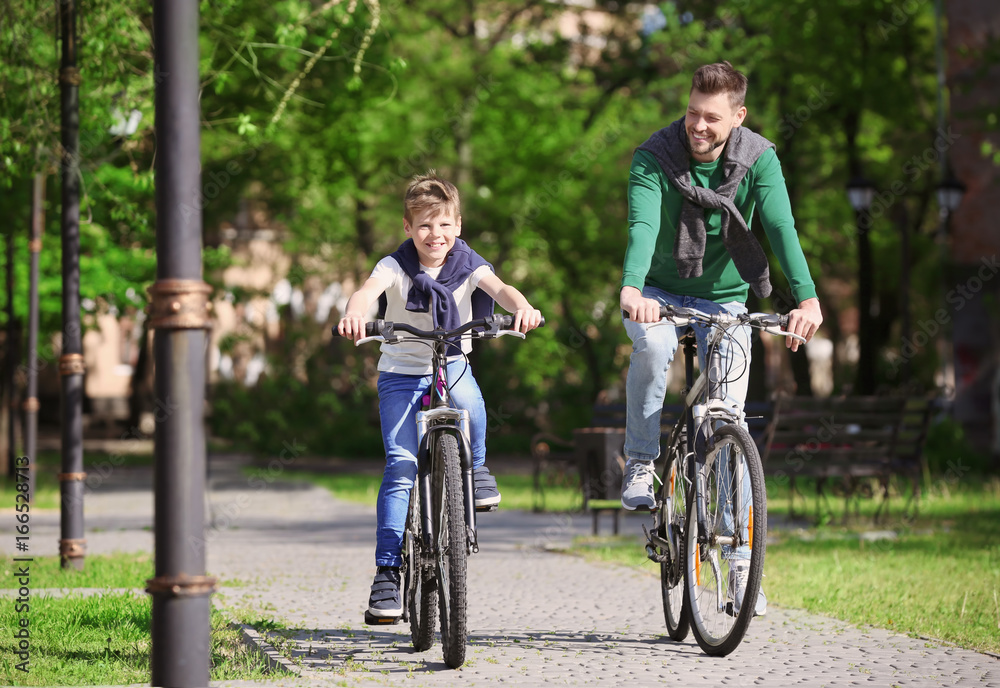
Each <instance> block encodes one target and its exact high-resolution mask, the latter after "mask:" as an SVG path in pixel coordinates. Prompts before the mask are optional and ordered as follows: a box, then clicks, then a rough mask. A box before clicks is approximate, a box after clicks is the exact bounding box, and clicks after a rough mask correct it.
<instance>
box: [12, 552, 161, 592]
mask: <svg viewBox="0 0 1000 688" xmlns="http://www.w3.org/2000/svg"><path fill="white" fill-rule="evenodd" d="M25 564H27V566H29V567H30V576H31V583H30V585H31V589H32V590H40V589H42V588H145V587H146V581H147V580H148V579H150V578H152V577H153V557H152V555H150V554H147V553H138V554H134V553H130V554H123V553H115V554H110V555H88V556H87V557H86V558H85V559H84V566H83V571H77V570H75V569H63V568H61V567H60V564H59V557H33V561H31V562H15V561H14V555H4V556H3V559H0V588H16V587H19V584H18V583H17V579H16V578H15V577H14V576H12V575H11V574H12V573H13V572H14V571H16V570H17V568H18V567H21V566H24V565H25Z"/></svg>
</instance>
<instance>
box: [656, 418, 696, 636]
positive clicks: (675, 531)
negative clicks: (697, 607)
mask: <svg viewBox="0 0 1000 688" xmlns="http://www.w3.org/2000/svg"><path fill="white" fill-rule="evenodd" d="M686 451H687V440H686V434H685V433H681V434H680V435H679V436H678V438H677V441H676V442H675V443H674V444H673V445H671V446H670V447H669V448H668V449H667V452H666V454H667V463H666V467H665V468H664V470H663V480H662V483H661V485H660V508H659V510H658V512H657V513H658V514H659V515H658V516H657V519H658V520H660V522H659V526H658V527H657V532H658V534H659V536H660V537H662V538H663V539H665V540H669V541H671V542H673V543H674V551H675V552H676V553H677V554H676V556H674V557H672V558H668V560H667V561H661V562H660V595H661V597H662V599H663V619H664V621H665V622H666V624H667V635H669V636H670V638H671V640H677V641H681V640H684V639H685V638H686V637H687V634H688V630H689V628H690V622H691V611H690V605H689V603H688V599H687V595H686V594H685V587H684V551H685V547H686V544H687V543H686V542H685V540H684V522H685V519H686V518H687V481H686V480H685V478H684V466H685V462H684V454H685V453H686ZM661 554H663V555H666V556H668V557H669V551H667V552H661Z"/></svg>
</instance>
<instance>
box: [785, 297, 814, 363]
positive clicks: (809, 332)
mask: <svg viewBox="0 0 1000 688" xmlns="http://www.w3.org/2000/svg"><path fill="white" fill-rule="evenodd" d="M822 324H823V311H822V309H820V307H819V299H816V298H812V299H806V300H805V301H803V302H802V303H800V304H799V307H798V308H796V309H795V310H792V311H789V313H788V327H786V328H785V331H786V332H792V333H794V334H797V335H800V336H801V337H804V338H805V340H806V341H807V342H808V341H809V340H810V339H812V338H813V335H814V334H816V330H818V329H819V326H820V325H822ZM800 343H801V342H799V340H797V339H792V338H791V337H785V346H786V347H788V348H789V349H791V350H792V351H798V350H799V344H800Z"/></svg>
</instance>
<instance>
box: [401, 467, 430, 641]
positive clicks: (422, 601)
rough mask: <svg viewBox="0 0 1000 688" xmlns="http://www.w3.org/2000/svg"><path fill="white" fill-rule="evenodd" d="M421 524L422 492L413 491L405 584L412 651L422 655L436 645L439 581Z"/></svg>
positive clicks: (405, 547) (405, 544) (406, 537)
mask: <svg viewBox="0 0 1000 688" xmlns="http://www.w3.org/2000/svg"><path fill="white" fill-rule="evenodd" d="M422 533H423V528H422V527H421V521H420V488H419V486H418V485H417V484H414V485H413V489H412V490H410V508H409V511H408V512H407V516H406V529H405V530H404V531H403V576H402V578H403V581H404V585H405V587H406V590H405V593H404V594H405V595H406V609H407V613H408V615H409V617H410V638H411V640H412V641H413V649H414V650H415V651H417V652H423V651H424V650H427V649H430V647H431V645H433V644H434V622H435V617H436V615H437V598H438V590H437V581H436V580H435V571H434V566H433V565H432V564H429V563H428V562H430V561H432V560H431V559H430V557H428V556H426V553H425V552H424V547H423V537H422Z"/></svg>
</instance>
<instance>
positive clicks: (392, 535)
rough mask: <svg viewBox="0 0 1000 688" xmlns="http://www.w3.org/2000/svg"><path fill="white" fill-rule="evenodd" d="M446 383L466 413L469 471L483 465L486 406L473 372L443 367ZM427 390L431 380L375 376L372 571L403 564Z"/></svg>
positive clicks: (456, 365) (459, 365)
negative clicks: (381, 461)
mask: <svg viewBox="0 0 1000 688" xmlns="http://www.w3.org/2000/svg"><path fill="white" fill-rule="evenodd" d="M448 381H449V383H450V384H451V397H452V400H453V401H454V403H455V405H456V406H457V407H458V408H463V409H466V410H468V412H469V432H470V434H471V435H472V436H471V437H470V438H469V441H470V443H471V444H472V465H473V466H474V467H476V468H478V467H479V466H482V465H483V463H484V462H485V461H486V404H485V403H484V402H483V393H482V392H481V391H480V389H479V383H477V382H476V379H475V378H474V377H473V376H472V369H471V368H468V364H467V363H466V362H465V361H464V360H460V361H454V362H452V363H449V364H448ZM430 385H431V376H430V375H424V376H420V375H401V374H399V373H380V374H379V377H378V410H379V416H380V418H381V422H382V443H383V444H384V446H385V473H384V474H383V475H382V487H380V488H379V491H378V504H377V507H376V514H377V518H378V525H377V526H376V544H375V565H376V566H399V565H400V564H402V561H403V560H402V557H401V556H400V552H401V550H402V546H403V529H404V528H405V527H406V511H407V509H408V507H409V504H410V490H411V489H412V488H413V483H414V481H415V480H416V477H417V411H419V410H420V403H421V400H422V398H423V396H424V392H425V391H426V390H427V389H428V388H429V387H430Z"/></svg>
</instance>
